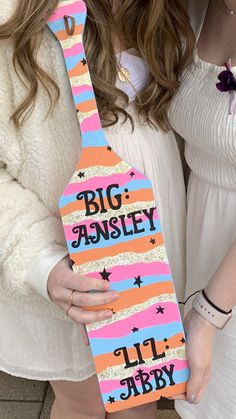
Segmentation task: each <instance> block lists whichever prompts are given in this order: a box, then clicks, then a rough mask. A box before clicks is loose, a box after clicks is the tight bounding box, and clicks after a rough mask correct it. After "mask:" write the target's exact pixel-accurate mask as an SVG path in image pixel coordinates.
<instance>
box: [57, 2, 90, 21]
mask: <svg viewBox="0 0 236 419" xmlns="http://www.w3.org/2000/svg"><path fill="white" fill-rule="evenodd" d="M85 12H86V6H85V3H84V2H82V1H75V2H73V1H71V4H68V5H67V6H61V7H60V6H59V7H58V8H57V9H56V10H55V12H54V13H53V15H52V16H51V18H50V19H49V22H55V21H56V20H59V19H62V18H63V17H64V16H65V15H72V14H79V13H85Z"/></svg>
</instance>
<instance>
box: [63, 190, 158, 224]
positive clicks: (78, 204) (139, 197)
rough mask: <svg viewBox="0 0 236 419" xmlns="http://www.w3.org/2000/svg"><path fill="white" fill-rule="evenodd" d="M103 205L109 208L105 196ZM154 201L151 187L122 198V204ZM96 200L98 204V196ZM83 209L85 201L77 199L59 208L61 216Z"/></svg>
mask: <svg viewBox="0 0 236 419" xmlns="http://www.w3.org/2000/svg"><path fill="white" fill-rule="evenodd" d="M103 201H104V206H105V208H106V209H110V206H109V203H108V202H107V198H104V199H103ZM150 201H154V197H153V193H152V190H151V189H141V190H140V191H132V192H129V199H124V202H123V205H129V204H134V203H136V202H150ZM94 202H96V203H97V204H98V205H99V206H100V200H99V198H97V199H95V200H94ZM84 210H85V202H84V200H81V201H79V200H77V201H74V202H71V203H70V204H67V205H65V206H64V207H63V208H61V209H60V212H61V216H62V217H63V216H64V215H68V214H71V213H72V212H74V211H84Z"/></svg>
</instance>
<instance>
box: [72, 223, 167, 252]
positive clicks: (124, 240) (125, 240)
mask: <svg viewBox="0 0 236 419" xmlns="http://www.w3.org/2000/svg"><path fill="white" fill-rule="evenodd" d="M155 227H156V230H155V232H154V231H153V234H154V233H155V234H156V233H160V232H161V225H160V221H159V220H158V221H156V222H155ZM138 228H139V229H141V228H144V229H145V231H144V232H142V233H138V234H130V236H125V235H124V232H123V230H122V227H121V235H120V237H119V238H117V239H112V238H111V237H110V238H109V239H108V240H105V239H104V238H103V237H102V236H101V237H100V240H99V242H98V243H94V244H93V243H90V244H89V245H87V246H86V245H85V244H84V242H85V238H82V240H81V242H80V246H79V248H74V247H72V243H73V241H74V240H70V241H68V242H67V245H68V249H69V252H70V253H71V254H73V253H78V252H79V253H81V252H87V251H88V250H92V249H102V248H106V247H110V246H113V245H115V244H119V243H128V242H130V241H132V240H135V239H136V238H142V237H146V236H150V234H151V233H150V222H149V221H148V220H147V221H145V222H143V223H140V224H139V225H138ZM114 231H115V230H114ZM127 231H133V228H132V225H131V226H127ZM112 232H113V230H111V231H110V233H112ZM91 235H93V232H92V233H91ZM77 237H78V234H75V240H77ZM131 250H132V249H131Z"/></svg>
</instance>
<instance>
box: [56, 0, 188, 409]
mask: <svg viewBox="0 0 236 419" xmlns="http://www.w3.org/2000/svg"><path fill="white" fill-rule="evenodd" d="M85 22H86V6H85V3H84V2H83V1H76V0H64V1H61V2H59V6H58V8H57V9H56V10H55V11H54V12H53V14H52V16H51V18H50V20H49V22H48V25H49V27H50V29H51V30H52V32H53V33H54V34H55V36H56V38H57V39H58V40H59V42H60V44H61V47H62V50H63V54H64V58H65V62H66V67H67V71H68V76H69V79H70V83H71V89H72V94H73V98H74V102H75V106H76V109H77V111H78V119H79V123H80V129H81V136H82V143H83V150H82V154H81V157H80V161H79V163H78V165H77V167H76V171H75V173H74V174H73V177H72V179H71V180H70V182H69V184H68V186H67V187H66V188H65V190H64V192H63V195H62V197H61V199H60V203H59V207H60V213H61V217H62V222H63V226H64V231H65V236H66V240H67V245H68V249H69V254H70V258H71V261H72V262H73V270H74V272H79V273H80V274H83V275H84V276H88V277H96V278H99V279H101V281H104V280H105V281H110V283H111V289H112V290H115V291H118V292H119V293H120V297H119V299H118V300H117V301H116V302H113V304H112V306H111V305H109V306H106V308H109V309H112V310H113V312H114V315H113V317H112V319H109V320H105V321H101V322H98V323H95V324H92V325H90V326H87V331H88V336H89V340H90V344H91V349H92V353H93V357H94V363H95V367H96V371H97V376H98V381H99V385H100V389H101V393H102V398H103V402H104V405H105V408H106V410H107V411H108V412H115V411H119V410H122V409H128V408H131V407H134V406H137V405H140V404H144V403H148V402H151V401H154V400H157V399H159V398H160V397H170V396H172V395H174V394H178V393H184V392H185V390H186V381H187V380H188V376H189V370H188V364H187V361H186V355H185V339H184V332H183V326H182V323H181V317H180V313H179V309H178V304H177V300H176V295H175V291H174V286H173V281H172V277H171V272H170V267H169V264H168V260H167V255H166V249H165V246H164V242H163V236H162V232H161V225H160V221H159V217H158V212H157V208H156V203H155V200H154V195H153V191H152V185H151V182H150V181H149V180H148V179H147V178H146V176H144V174H142V173H140V172H139V171H138V170H137V169H136V168H134V167H132V166H130V164H129V163H127V162H126V161H124V160H123V159H122V158H121V157H120V156H118V155H117V154H116V153H115V152H114V151H113V150H112V148H111V147H110V145H109V143H108V142H107V139H106V137H105V134H104V131H103V129H102V126H101V121H100V118H99V114H98V109H97V106H96V101H95V96H94V91H93V86H92V83H91V78H90V75H89V69H88V65H87V61H86V56H85V52H84V46H83V31H84V26H85ZM127 141H128V138H127ZM102 307H105V306H100V307H94V308H92V309H93V310H98V309H101V308H102Z"/></svg>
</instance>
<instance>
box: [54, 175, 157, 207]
mask: <svg viewBox="0 0 236 419" xmlns="http://www.w3.org/2000/svg"><path fill="white" fill-rule="evenodd" d="M85 180H86V179H85ZM80 185H82V184H78V186H80ZM80 187H81V186H80ZM126 188H127V189H128V192H127V195H128V194H129V192H134V191H138V190H139V189H150V188H151V186H150V180H148V179H147V180H142V179H138V180H131V181H130V182H127V183H125V184H124V185H122V186H121V187H120V188H113V189H112V190H111V196H114V195H117V194H126V192H124V189H126ZM81 190H82V189H81ZM78 193H79V191H78V192H77V193H76V194H71V195H67V196H63V198H62V199H61V200H60V205H61V207H64V206H66V205H68V204H70V203H71V202H75V201H76V196H77V194H78ZM106 194H107V191H106V189H104V190H103V191H102V196H103V197H104V198H105V197H106ZM96 198H97V199H99V194H98V192H96V196H95V199H96ZM128 202H129V200H128V199H127V203H128Z"/></svg>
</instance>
